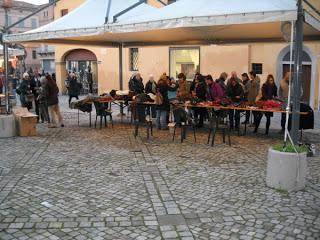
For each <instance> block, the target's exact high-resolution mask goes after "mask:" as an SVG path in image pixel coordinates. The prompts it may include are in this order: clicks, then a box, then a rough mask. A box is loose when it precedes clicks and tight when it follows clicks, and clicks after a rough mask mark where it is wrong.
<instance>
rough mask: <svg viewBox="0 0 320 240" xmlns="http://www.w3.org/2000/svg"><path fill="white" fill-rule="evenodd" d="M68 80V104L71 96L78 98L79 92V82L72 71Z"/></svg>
mask: <svg viewBox="0 0 320 240" xmlns="http://www.w3.org/2000/svg"><path fill="white" fill-rule="evenodd" d="M70 76H71V78H70V82H69V92H68V93H69V106H70V103H71V100H72V98H76V99H77V100H79V93H80V87H79V86H80V84H79V83H78V80H77V77H76V75H75V74H74V73H72V74H71V75H70Z"/></svg>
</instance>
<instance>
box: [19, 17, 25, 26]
mask: <svg viewBox="0 0 320 240" xmlns="http://www.w3.org/2000/svg"><path fill="white" fill-rule="evenodd" d="M21 19H22V18H19V21H20V20H21ZM19 28H24V21H22V22H20V23H19Z"/></svg>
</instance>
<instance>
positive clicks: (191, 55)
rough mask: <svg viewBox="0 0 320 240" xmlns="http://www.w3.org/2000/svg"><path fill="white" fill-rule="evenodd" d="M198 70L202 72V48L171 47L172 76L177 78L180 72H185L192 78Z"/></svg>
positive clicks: (188, 77) (189, 78)
mask: <svg viewBox="0 0 320 240" xmlns="http://www.w3.org/2000/svg"><path fill="white" fill-rule="evenodd" d="M196 72H200V48H171V49H170V76H171V77H175V78H177V77H178V74H179V73H184V74H185V75H186V77H187V79H188V80H192V79H193V77H194V75H195V73H196Z"/></svg>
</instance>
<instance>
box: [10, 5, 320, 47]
mask: <svg viewBox="0 0 320 240" xmlns="http://www.w3.org/2000/svg"><path fill="white" fill-rule="evenodd" d="M107 1H108V0H88V1H87V2H85V3H84V4H83V5H81V6H80V7H79V8H78V9H76V10H75V11H74V12H71V13H70V14H69V15H67V16H65V17H64V18H61V19H58V20H56V21H55V22H53V23H51V24H49V25H47V26H44V27H42V28H39V29H37V30H34V31H30V32H27V33H23V34H17V35H10V36H6V37H5V41H10V42H12V41H13V42H17V41H18V42H23V41H24V42H26V41H27V42H30V41H31V42H44V43H48V44H50V43H52V44H57V43H67V44H71V43H76V44H88V45H110V44H118V43H123V44H124V46H133V45H136V46H143V45H175V44H178V45H181V44H188V45H190V44H192V45H193V44H197V45H198V44H223V43H242V42H243V43H248V42H263V41H265V42H272V41H283V32H282V30H281V26H282V23H283V22H291V21H295V20H296V18H297V7H296V0H268V1H257V0H241V1H239V0H228V1H226V0H210V1H208V0H196V1H195V0H179V1H177V2H175V3H173V4H170V5H169V6H166V7H163V8H161V9H154V8H152V7H150V6H149V5H146V4H142V5H139V6H138V7H136V8H133V9H131V10H130V11H129V12H127V13H126V14H125V15H122V16H121V17H119V18H118V20H117V22H115V23H108V24H105V25H103V22H104V18H105V12H106V8H107ZM128 1H129V0H113V1H112V4H111V11H110V18H113V17H112V16H113V15H115V14H116V13H118V12H120V11H121V9H122V10H123V9H124V8H125V7H128V6H129V4H128ZM136 2H137V1H133V0H130V3H136ZM208 2H210V3H209V4H208ZM101 6H105V7H101ZM121 6H122V7H121ZM124 6H125V7H124ZM101 9H103V10H101ZM92 12H95V13H96V14H94V15H92V14H91V13H92ZM95 15H97V16H95ZM89 16H90V17H89ZM91 16H95V17H93V19H94V21H93V20H92V21H91V20H90V19H91ZM98 16H99V17H98ZM71 20H72V21H71ZM86 21H90V24H89V23H86ZM305 21H306V23H305V26H304V35H305V40H320V33H319V29H320V21H319V19H318V18H315V17H313V15H312V14H310V13H308V12H306V20H305ZM93 26H95V27H93ZM88 36H89V37H88Z"/></svg>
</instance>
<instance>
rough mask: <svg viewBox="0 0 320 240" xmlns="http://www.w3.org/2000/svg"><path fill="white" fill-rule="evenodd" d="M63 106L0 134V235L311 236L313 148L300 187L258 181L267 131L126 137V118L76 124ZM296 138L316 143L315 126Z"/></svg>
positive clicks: (319, 175)
mask: <svg viewBox="0 0 320 240" xmlns="http://www.w3.org/2000/svg"><path fill="white" fill-rule="evenodd" d="M63 100H64V99H63ZM63 104H65V103H64V102H63ZM62 109H63V111H64V115H65V124H66V127H65V128H58V129H47V128H46V127H45V126H44V125H39V126H38V130H39V131H38V132H39V135H38V136H37V137H32V138H18V137H17V138H12V139H0V239H121V240H122V239H140V240H144V239H146V240H147V239H185V240H187V239H320V234H319V233H320V157H319V154H317V155H316V156H315V157H312V158H308V166H309V169H308V179H307V180H308V181H307V187H306V189H305V190H303V191H300V192H296V193H295V192H293V193H286V192H283V191H277V190H274V189H270V188H268V187H266V185H265V174H266V173H265V169H266V153H267V149H268V146H270V145H273V144H275V143H277V142H281V136H279V135H277V134H276V133H275V131H274V132H272V134H271V136H270V137H264V136H262V135H258V136H254V135H251V134H249V135H248V136H246V137H242V136H241V137H239V136H237V135H233V136H232V147H229V146H226V145H224V144H222V143H221V142H220V141H221V139H217V145H216V146H215V147H213V148H212V147H210V146H207V145H206V144H205V143H206V138H207V133H206V131H205V130H201V131H198V133H197V143H194V142H193V138H192V136H191V135H192V134H191V132H190V136H189V135H188V138H187V141H186V142H184V143H183V144H180V142H179V141H176V142H174V143H173V142H172V141H171V139H172V138H171V137H172V135H171V134H170V133H169V132H168V131H155V133H154V137H153V138H151V139H150V140H147V139H146V136H145V132H144V131H141V133H140V137H138V138H137V139H134V137H133V134H132V133H133V129H132V127H131V126H130V125H129V124H127V123H124V124H120V123H119V122H116V123H115V126H114V128H111V126H109V127H108V128H103V129H101V130H99V129H90V128H89V127H88V125H86V124H87V123H88V121H87V120H88V119H87V117H88V116H87V115H81V116H80V122H81V126H80V127H78V126H77V112H76V111H74V110H68V109H66V108H65V107H63V108H62ZM219 137H220V136H219ZM305 139H307V141H309V142H313V143H315V144H316V146H317V148H318V149H319V147H320V145H319V142H320V136H319V134H318V133H317V131H314V132H311V133H310V132H308V133H306V135H305Z"/></svg>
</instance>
